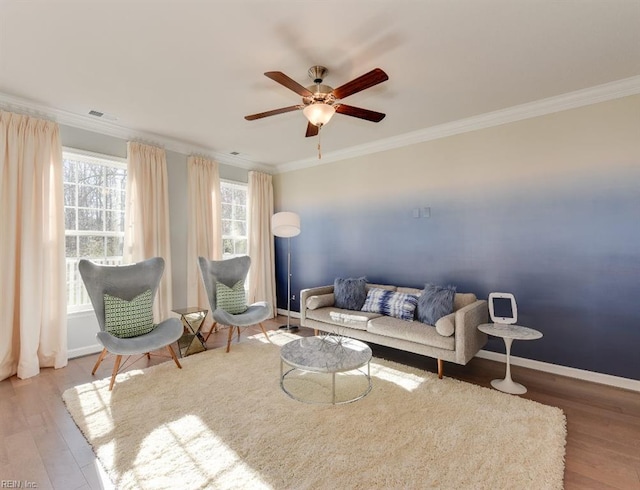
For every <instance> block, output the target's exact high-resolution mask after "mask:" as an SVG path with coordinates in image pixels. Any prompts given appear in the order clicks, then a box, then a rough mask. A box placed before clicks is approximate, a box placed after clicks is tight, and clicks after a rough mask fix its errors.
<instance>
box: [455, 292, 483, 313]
mask: <svg viewBox="0 0 640 490" xmlns="http://www.w3.org/2000/svg"><path fill="white" fill-rule="evenodd" d="M477 300H478V298H476V295H475V294H473V293H456V295H455V296H454V297H453V311H458V310H459V309H460V308H464V307H465V306H469V305H470V304H472V303H475V302H476V301H477Z"/></svg>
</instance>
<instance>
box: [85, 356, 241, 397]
mask: <svg viewBox="0 0 640 490" xmlns="http://www.w3.org/2000/svg"><path fill="white" fill-rule="evenodd" d="M167 350H168V351H169V354H171V359H173V362H175V363H176V366H178V367H179V368H180V369H182V365H181V364H180V361H179V360H178V358H177V356H176V353H175V351H174V350H173V347H171V345H168V346H167ZM227 352H229V351H228V350H227ZM107 354H108V352H107V349H102V352H101V353H100V355H99V356H98V360H97V361H96V364H95V366H93V371H91V374H96V371H97V370H98V368H99V367H100V363H102V361H103V359H104V358H105V357H106V355H107ZM146 355H147V358H151V356H150V355H149V353H148V352H147V354H146ZM121 362H122V356H121V355H116V360H115V362H114V363H113V371H112V373H111V382H110V383H109V391H111V390H113V385H114V384H115V382H116V375H117V374H118V371H119V370H120V363H121Z"/></svg>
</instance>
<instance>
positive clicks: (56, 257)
mask: <svg viewBox="0 0 640 490" xmlns="http://www.w3.org/2000/svg"><path fill="white" fill-rule="evenodd" d="M0 207H1V210H0V230H1V232H0V280H1V281H2V293H0V380H2V379H5V378H8V377H9V376H12V375H14V374H17V375H18V377H19V378H23V379H24V378H29V377H31V376H35V375H36V374H38V373H39V372H40V368H41V367H54V368H60V367H64V366H66V364H67V323H66V322H67V318H66V314H67V298H66V278H65V259H64V256H65V252H64V250H65V249H64V247H65V238H64V196H63V185H62V147H61V145H60V134H59V129H58V125H57V124H55V123H53V122H50V121H44V120H41V119H36V118H32V117H28V116H24V115H19V114H13V113H10V112H3V111H0Z"/></svg>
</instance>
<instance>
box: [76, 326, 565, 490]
mask: <svg viewBox="0 0 640 490" xmlns="http://www.w3.org/2000/svg"><path fill="white" fill-rule="evenodd" d="M260 335H262V334H260ZM270 336H271V338H272V339H273V341H274V343H275V344H276V345H272V344H269V343H266V340H265V339H264V338H262V342H261V341H260V337H259V336H255V338H254V339H253V340H250V341H246V342H243V343H240V344H233V345H232V347H231V352H230V353H229V354H226V353H225V352H224V349H215V350H211V351H207V352H203V353H200V354H196V355H193V356H190V357H187V358H185V359H182V360H181V362H182V366H183V369H181V370H180V369H177V368H176V366H175V364H174V363H173V362H166V363H163V364H160V365H157V366H153V367H150V368H147V369H144V370H139V371H131V372H128V373H124V374H121V375H119V376H118V379H117V382H116V385H115V386H114V389H113V391H112V392H109V391H108V386H109V379H104V380H100V381H95V382H93V383H88V384H84V385H81V386H76V387H74V388H71V389H68V390H67V391H65V392H64V394H63V399H64V401H65V403H66V406H67V409H68V410H69V412H70V414H71V416H72V417H73V419H74V421H75V422H76V424H77V425H78V427H79V428H80V429H81V430H82V432H83V433H84V435H85V437H86V438H87V440H88V441H89V443H90V444H91V445H92V446H93V449H94V451H95V453H96V455H97V457H98V459H99V460H100V462H101V463H102V464H103V466H104V467H105V469H106V470H107V472H108V474H109V476H110V477H111V479H112V481H113V483H114V484H115V485H116V486H117V487H118V488H119V489H153V490H157V489H163V488H167V489H169V488H171V489H176V488H180V489H205V488H216V489H218V488H220V489H226V488H251V489H259V488H264V489H314V490H315V489H325V488H326V489H331V490H334V489H336V488H340V489H349V488H354V489H372V488H385V489H390V488H407V489H408V488H410V489H413V488H438V489H483V488H486V489H496V488H500V489H505V488H513V489H524V488H527V489H528V488H535V489H561V488H562V486H563V475H564V450H565V439H566V419H565V416H564V414H563V412H562V411H561V410H560V409H558V408H555V407H549V406H546V405H542V404H539V403H536V402H533V401H530V400H526V399H523V398H519V397H517V396H512V395H506V394H503V393H499V392H497V391H495V390H492V389H488V388H483V387H479V386H475V385H472V384H468V383H464V382H461V381H457V380H454V379H450V378H444V379H442V380H439V379H438V378H437V375H435V374H433V373H430V372H425V371H421V370H418V369H415V368H411V367H407V366H403V365H400V364H396V363H392V362H389V361H385V360H380V359H376V358H374V359H373V360H372V362H371V376H372V382H373V389H372V390H371V393H369V395H367V396H366V397H365V398H363V399H362V400H359V401H356V402H353V403H349V404H345V405H336V406H333V405H313V404H306V403H301V402H298V401H295V400H293V399H291V398H290V397H288V396H287V395H286V394H285V393H283V392H282V390H281V389H280V356H279V347H278V345H277V344H280V345H282V344H283V343H286V342H288V341H290V340H291V339H292V338H295V336H293V335H292V334H289V333H286V332H282V333H280V332H275V333H270ZM300 378H304V376H300V377H298V378H296V379H292V385H290V386H289V385H288V386H289V387H290V389H291V390H292V391H293V390H297V391H296V392H295V393H296V395H297V396H309V397H311V398H314V397H315V398H316V399H317V400H316V401H319V400H320V399H321V398H322V397H323V396H326V397H327V398H324V399H325V400H328V399H329V398H328V396H329V391H328V390H330V380H331V377H330V375H325V376H324V377H323V376H320V375H315V376H312V377H310V379H308V380H306V381H305V380H303V379H300ZM363 379H364V377H363V376H362V375H344V376H340V377H339V378H338V379H337V386H338V388H339V390H338V391H339V394H338V396H339V397H340V396H353V391H354V390H355V391H356V392H357V391H358V390H361V389H362V383H363ZM350 391H351V392H350Z"/></svg>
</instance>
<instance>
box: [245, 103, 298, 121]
mask: <svg viewBox="0 0 640 490" xmlns="http://www.w3.org/2000/svg"><path fill="white" fill-rule="evenodd" d="M299 109H300V106H299V105H292V106H289V107H282V108H280V109H274V110H272V111H267V112H259V113H258V114H251V115H249V116H244V118H245V119H246V120H247V121H255V120H256V119H262V118H263V117H269V116H275V115H276V114H284V113H285V112H291V111H297V110H299Z"/></svg>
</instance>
